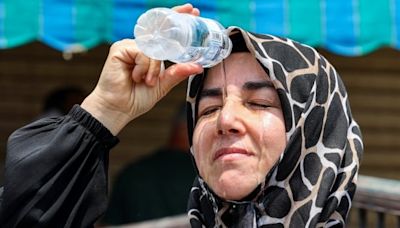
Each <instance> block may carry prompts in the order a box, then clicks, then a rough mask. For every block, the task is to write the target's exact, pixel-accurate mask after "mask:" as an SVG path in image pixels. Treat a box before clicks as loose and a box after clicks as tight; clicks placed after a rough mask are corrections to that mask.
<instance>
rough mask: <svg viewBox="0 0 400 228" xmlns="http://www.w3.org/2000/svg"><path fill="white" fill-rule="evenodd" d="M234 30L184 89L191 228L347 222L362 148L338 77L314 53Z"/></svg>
mask: <svg viewBox="0 0 400 228" xmlns="http://www.w3.org/2000/svg"><path fill="white" fill-rule="evenodd" d="M230 32H231V34H233V35H231V36H230V38H231V40H232V41H233V44H234V49H233V53H231V55H230V56H229V57H228V58H227V59H226V60H224V61H223V62H222V63H221V64H219V65H217V66H215V67H213V68H212V69H210V70H208V71H207V72H206V73H204V74H200V75H196V76H194V77H192V78H191V79H190V81H189V85H188V98H187V100H188V102H189V104H190V106H189V107H191V108H190V109H189V116H190V117H191V120H192V121H191V122H190V123H189V124H190V129H189V130H190V132H191V135H190V137H189V138H192V141H191V144H192V147H191V149H192V154H193V156H194V159H195V162H196V166H197V169H198V173H199V177H198V178H197V179H196V181H195V183H194V187H193V188H192V191H191V195H190V200H189V215H190V221H191V224H192V226H193V227H201V225H205V226H206V227H221V226H222V227H224V226H227V227H264V226H265V227H332V226H335V227H343V226H345V222H346V217H347V215H348V212H349V210H350V207H351V199H352V198H353V195H354V192H355V187H356V185H355V181H356V179H357V172H358V168H359V162H360V161H359V159H360V157H361V153H362V150H363V148H362V140H361V136H360V131H359V127H358V125H357V123H356V122H355V121H354V120H353V118H352V116H351V112H350V107H349V104H348V100H347V94H346V91H345V88H344V86H343V83H342V81H341V79H340V78H339V76H338V74H337V73H336V71H335V70H334V68H333V67H332V66H331V65H330V64H329V63H328V62H327V61H326V60H325V59H324V58H323V57H322V56H320V55H319V54H318V53H317V52H316V51H315V50H314V49H312V48H310V47H307V46H304V45H302V44H299V43H297V42H294V41H291V40H287V39H282V38H278V37H274V36H267V35H256V34H251V33H248V32H245V31H243V30H240V29H236V28H230Z"/></svg>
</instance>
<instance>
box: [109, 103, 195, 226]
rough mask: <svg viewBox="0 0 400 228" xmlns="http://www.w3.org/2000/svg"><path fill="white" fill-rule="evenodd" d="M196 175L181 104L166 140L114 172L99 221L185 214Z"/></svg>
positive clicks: (138, 220)
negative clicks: (118, 171)
mask: <svg viewBox="0 0 400 228" xmlns="http://www.w3.org/2000/svg"><path fill="white" fill-rule="evenodd" d="M195 176H196V173H195V171H194V169H193V163H192V160H191V156H190V154H189V141H188V134H187V124H186V109H185V104H182V105H181V106H179V107H178V108H177V112H176V114H175V116H174V118H173V119H172V122H171V126H170V134H169V139H168V141H167V144H166V145H165V146H164V147H162V148H159V149H158V150H156V151H154V152H153V153H152V154H150V155H148V156H146V157H144V158H142V159H140V160H138V161H135V162H133V163H132V164H130V165H128V166H127V167H125V168H124V169H123V170H122V172H121V173H120V174H119V175H118V176H117V178H116V181H115V182H114V185H113V187H112V191H111V197H110V203H109V206H108V208H107V211H106V213H105V216H104V217H103V219H102V223H103V224H107V225H119V224H128V223H134V222H140V221H144V220H150V219H157V218H162V217H167V216H174V215H179V214H184V213H185V212H186V208H187V199H188V197H189V192H190V188H191V186H192V184H193V180H194V177H195Z"/></svg>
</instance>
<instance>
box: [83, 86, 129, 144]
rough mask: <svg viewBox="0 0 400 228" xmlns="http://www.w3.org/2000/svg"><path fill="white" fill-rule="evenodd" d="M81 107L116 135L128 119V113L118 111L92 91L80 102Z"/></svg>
mask: <svg viewBox="0 0 400 228" xmlns="http://www.w3.org/2000/svg"><path fill="white" fill-rule="evenodd" d="M81 108H83V109H85V110H86V111H87V112H88V113H90V114H91V115H92V116H93V117H94V118H95V119H97V120H98V121H99V122H100V123H102V124H103V125H104V127H106V128H107V129H108V130H109V131H110V132H111V133H112V134H113V135H114V136H116V135H117V134H118V133H119V132H120V131H121V130H122V129H123V128H124V127H125V126H126V125H127V124H128V123H129V121H130V118H129V115H127V114H125V113H123V112H121V111H118V110H116V109H114V108H112V107H110V106H109V105H107V104H105V102H103V101H102V100H101V99H99V98H97V97H96V95H94V94H93V93H92V94H90V95H89V96H88V97H86V99H85V100H84V101H83V102H82V104H81Z"/></svg>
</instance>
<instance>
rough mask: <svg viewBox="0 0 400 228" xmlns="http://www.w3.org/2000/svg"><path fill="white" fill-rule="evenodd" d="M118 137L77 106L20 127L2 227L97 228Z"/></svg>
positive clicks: (11, 151) (10, 156)
mask: <svg viewBox="0 0 400 228" xmlns="http://www.w3.org/2000/svg"><path fill="white" fill-rule="evenodd" d="M117 142H118V139H117V138H116V137H114V136H113V135H112V134H111V133H110V132H109V131H108V130H107V129H106V128H105V127H104V126H103V125H102V124H101V123H100V122H98V121H97V120H96V119H95V118H93V117H92V116H91V115H90V114H89V113H87V112H86V111H85V110H83V109H82V108H80V107H79V106H78V105H76V106H74V107H73V108H72V110H71V111H70V113H69V114H68V115H66V116H63V117H60V118H47V119H42V120H38V121H36V122H34V123H32V124H30V125H27V126H25V127H23V128H21V129H19V130H17V131H15V132H14V133H13V134H12V135H11V136H10V138H9V141H8V144H7V155H6V164H5V181H4V192H3V197H2V198H3V199H2V202H1V204H2V205H0V206H1V208H0V209H1V210H2V212H1V220H2V223H1V227H91V226H93V224H94V222H95V221H96V220H97V218H98V217H99V216H101V214H102V213H103V212H104V211H105V209H106V205H107V172H108V153H109V151H110V149H111V148H112V147H113V146H114V145H116V144H117Z"/></svg>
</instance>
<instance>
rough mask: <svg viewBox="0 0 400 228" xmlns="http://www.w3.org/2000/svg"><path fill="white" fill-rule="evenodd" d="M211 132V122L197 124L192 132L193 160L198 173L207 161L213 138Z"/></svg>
mask: <svg viewBox="0 0 400 228" xmlns="http://www.w3.org/2000/svg"><path fill="white" fill-rule="evenodd" d="M212 132H213V127H212V121H201V122H198V123H197V125H196V127H195V129H194V132H193V150H194V158H195V162H196V165H197V168H198V169H199V170H200V172H202V170H203V169H204V166H205V165H206V164H207V161H208V157H209V153H210V151H211V145H212V141H211V140H212V138H213V134H212Z"/></svg>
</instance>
